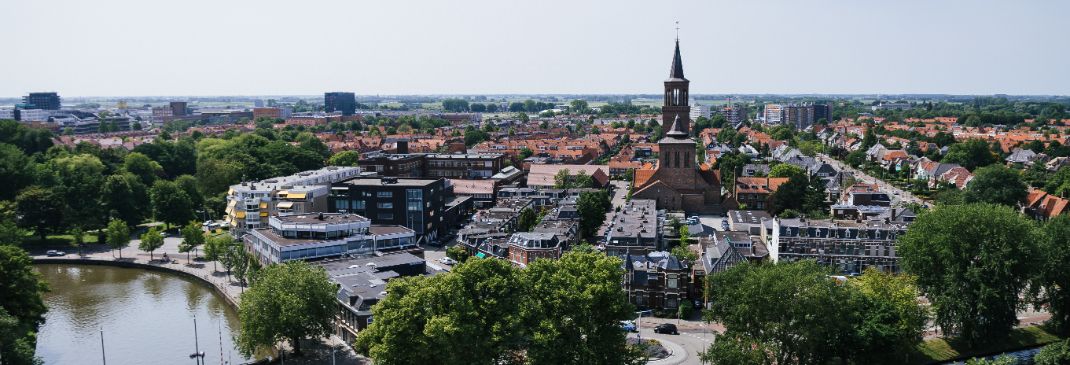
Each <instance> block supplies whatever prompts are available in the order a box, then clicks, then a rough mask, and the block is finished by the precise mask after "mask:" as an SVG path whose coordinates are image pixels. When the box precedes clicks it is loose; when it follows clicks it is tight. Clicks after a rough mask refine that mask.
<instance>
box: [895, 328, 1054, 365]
mask: <svg viewBox="0 0 1070 365" xmlns="http://www.w3.org/2000/svg"><path fill="white" fill-rule="evenodd" d="M1058 340H1060V338H1059V336H1056V335H1054V334H1052V333H1050V332H1048V331H1047V330H1045V329H1044V328H1043V327H1041V326H1030V327H1023V328H1018V329H1015V330H1014V331H1013V332H1011V335H1010V336H1008V337H1007V338H1006V339H1005V340H1003V341H1000V342H998V343H996V344H993V345H989V346H985V347H984V348H980V349H971V348H969V346H966V344H965V343H963V342H961V341H958V340H954V339H952V340H950V341H949V340H945V339H942V338H936V339H931V340H926V341H924V342H922V343H921V344H919V345H918V347H917V348H916V350H917V351H916V352H915V353H913V354H911V356H910V362H909V363H910V364H918V365H923V364H934V363H938V362H944V361H950V360H955V359H961V358H964V357H973V356H980V355H987V354H991V353H998V352H1003V351H1010V350H1017V349H1021V348H1026V347H1034V346H1038V345H1044V344H1049V343H1052V342H1055V341H1058Z"/></svg>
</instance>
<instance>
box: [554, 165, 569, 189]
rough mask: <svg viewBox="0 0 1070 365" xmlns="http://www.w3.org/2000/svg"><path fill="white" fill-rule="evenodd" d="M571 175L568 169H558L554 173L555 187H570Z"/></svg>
mask: <svg viewBox="0 0 1070 365" xmlns="http://www.w3.org/2000/svg"><path fill="white" fill-rule="evenodd" d="M569 178H570V175H569V173H568V170H567V169H561V170H558V171H557V173H556V174H554V189H568V188H569V186H570V185H571V182H570V181H569Z"/></svg>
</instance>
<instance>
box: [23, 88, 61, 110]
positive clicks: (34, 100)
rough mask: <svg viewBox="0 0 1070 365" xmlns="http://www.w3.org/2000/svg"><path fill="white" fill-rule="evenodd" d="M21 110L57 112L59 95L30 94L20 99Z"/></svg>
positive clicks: (50, 93)
mask: <svg viewBox="0 0 1070 365" xmlns="http://www.w3.org/2000/svg"><path fill="white" fill-rule="evenodd" d="M22 104H23V105H22V109H45V110H59V106H60V99H59V94H58V93H55V92H45V93H30V95H27V96H24V97H22Z"/></svg>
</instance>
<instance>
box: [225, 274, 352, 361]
mask: <svg viewBox="0 0 1070 365" xmlns="http://www.w3.org/2000/svg"><path fill="white" fill-rule="evenodd" d="M336 293H337V289H336V288H335V286H334V284H332V283H331V282H330V280H328V279H327V273H326V272H324V270H323V268H321V267H318V266H313V265H310V264H308V263H305V262H303V261H290V262H286V263H283V264H278V265H271V266H268V267H266V268H264V269H263V270H261V271H260V273H259V275H258V278H257V280H256V281H255V282H254V283H253V285H252V287H250V288H249V291H247V292H245V293H243V294H242V296H241V305H240V306H239V307H238V316H239V318H240V319H241V330H240V331H239V332H238V336H237V341H236V342H237V345H238V349H239V350H240V351H241V352H242V353H243V354H245V355H246V356H250V355H252V354H253V353H254V352H256V350H257V349H260V348H263V347H271V346H275V345H276V344H277V343H279V342H281V341H287V342H289V344H290V346H291V347H292V348H293V350H294V354H298V355H299V354H300V353H301V340H304V339H308V338H320V337H324V336H327V335H329V334H330V333H331V329H332V326H331V320H332V319H333V318H334V314H335V312H336V311H337V310H338V309H337V306H338V304H337V300H336V299H335V294H336Z"/></svg>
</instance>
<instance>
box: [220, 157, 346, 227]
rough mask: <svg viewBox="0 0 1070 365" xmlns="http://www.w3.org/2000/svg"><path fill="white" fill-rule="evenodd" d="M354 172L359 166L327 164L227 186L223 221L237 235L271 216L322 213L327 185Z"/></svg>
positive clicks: (328, 188) (263, 223)
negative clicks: (288, 174)
mask: <svg viewBox="0 0 1070 365" xmlns="http://www.w3.org/2000/svg"><path fill="white" fill-rule="evenodd" d="M357 175H360V168H359V167H340V166H328V167H324V168H322V169H319V170H311V171H304V172H300V173H297V174H294V175H290V176H282V177H275V178H270V179H264V180H260V181H252V182H243V183H241V184H236V185H231V187H230V189H229V190H228V191H227V207H226V216H225V217H224V220H225V221H226V222H227V223H228V224H230V232H231V234H233V235H234V237H241V236H242V235H243V234H245V233H246V232H247V231H248V230H249V229H257V228H262V227H266V226H267V224H268V218H269V217H271V216H275V215H279V214H294V213H314V212H326V211H327V210H328V205H327V202H328V200H327V196H328V195H329V193H330V186H331V184H332V183H335V182H338V181H342V180H345V179H348V178H352V177H355V176H357Z"/></svg>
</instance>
